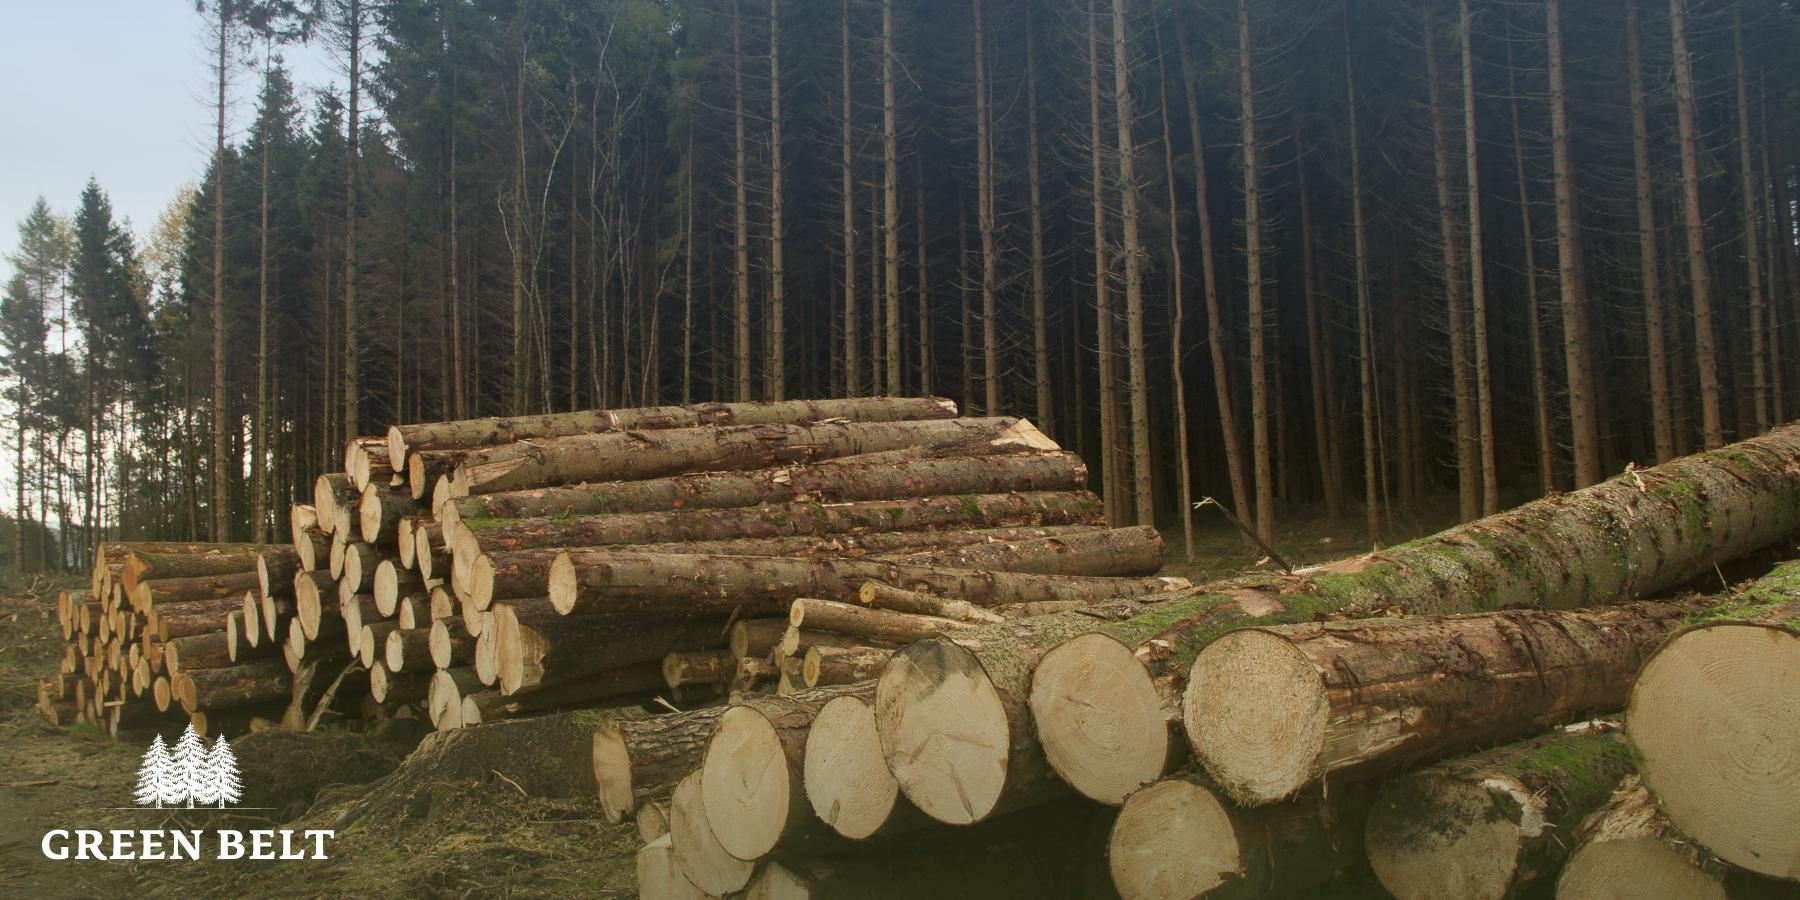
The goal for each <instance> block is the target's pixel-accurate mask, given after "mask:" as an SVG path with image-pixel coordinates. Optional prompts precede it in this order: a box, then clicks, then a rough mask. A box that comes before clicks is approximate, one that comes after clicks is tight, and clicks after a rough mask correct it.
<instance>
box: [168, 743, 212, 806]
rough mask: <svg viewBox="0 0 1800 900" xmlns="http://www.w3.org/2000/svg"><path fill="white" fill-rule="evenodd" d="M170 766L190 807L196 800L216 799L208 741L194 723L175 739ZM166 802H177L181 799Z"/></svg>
mask: <svg viewBox="0 0 1800 900" xmlns="http://www.w3.org/2000/svg"><path fill="white" fill-rule="evenodd" d="M169 766H170V769H171V771H172V772H173V773H174V777H175V779H178V780H179V782H180V785H181V787H180V790H181V799H184V800H186V801H187V808H188V809H193V808H194V803H195V801H199V802H200V803H201V804H206V803H211V802H213V800H214V799H216V798H215V797H214V795H213V784H212V780H211V773H210V771H209V766H208V765H207V753H206V743H205V742H204V741H202V740H201V739H200V735H199V734H197V733H195V731H194V726H193V724H192V723H189V724H188V726H187V727H186V728H184V729H182V731H181V737H179V738H176V739H175V751H174V752H173V753H172V754H170V756H169ZM165 802H171V803H175V802H180V800H168V801H165Z"/></svg>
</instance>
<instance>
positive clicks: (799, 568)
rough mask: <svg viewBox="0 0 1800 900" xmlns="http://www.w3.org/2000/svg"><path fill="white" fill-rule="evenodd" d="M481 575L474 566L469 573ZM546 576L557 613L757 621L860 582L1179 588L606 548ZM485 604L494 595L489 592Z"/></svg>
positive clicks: (1005, 592) (1053, 590)
mask: <svg viewBox="0 0 1800 900" xmlns="http://www.w3.org/2000/svg"><path fill="white" fill-rule="evenodd" d="M544 554H545V551H536V550H524V551H519V552H516V553H509V554H503V555H501V556H498V557H493V559H494V560H495V562H494V563H493V565H492V568H493V569H494V570H495V571H496V572H502V571H504V572H506V573H508V577H509V578H517V579H521V580H526V579H525V575H526V573H527V572H535V571H537V569H538V567H539V566H541V565H542V564H543V563H542V558H543V556H544ZM482 558H488V557H485V556H484V557H482ZM480 571H481V566H480V565H479V563H478V565H477V573H478V575H479V572H480ZM548 573H549V579H548V583H549V590H550V597H551V599H552V600H553V601H554V602H555V603H556V606H557V609H559V610H564V611H573V610H575V609H577V608H592V609H604V610H607V611H609V612H615V613H648V614H652V615H658V616H666V615H705V614H708V613H709V612H720V613H724V612H731V611H732V610H739V611H740V613H741V614H745V615H764V614H767V613H769V612H773V611H775V610H776V609H778V608H779V607H781V606H782V605H784V604H786V603H789V602H791V601H793V600H796V599H798V598H801V597H818V598H823V599H836V600H851V601H854V600H856V599H857V597H858V596H860V591H861V588H862V584H863V582H865V581H880V582H883V583H885V584H893V585H898V586H901V587H906V588H908V589H923V590H925V591H926V592H928V593H933V594H937V595H939V596H944V597H954V598H958V599H962V600H967V601H969V602H971V603H976V604H980V605H982V606H997V605H1000V604H1003V603H1021V602H1030V601H1036V600H1066V599H1105V598H1110V597H1115V596H1119V595H1123V594H1142V593H1149V592H1154V591H1172V590H1179V589H1180V588H1183V587H1186V586H1187V582H1186V581H1185V580H1183V579H1180V578H1084V577H1079V576H1073V575H1027V574H1020V573H1016V572H977V571H970V570H967V569H945V568H939V567H934V566H897V565H890V564H887V563H882V562H876V561H873V560H830V559H775V558H765V557H752V556H720V557H697V556H680V555H667V554H656V553H631V552H613V551H608V550H565V551H558V552H555V555H554V557H553V558H552V560H551V562H550V565H549V566H548ZM499 582H500V579H499V578H498V577H496V590H499V588H500V587H501V585H500V584H499ZM527 583H529V582H528V580H527ZM539 583H540V584H541V583H542V582H539ZM507 586H510V585H507ZM484 587H485V585H484V584H483V583H482V582H481V581H479V579H478V580H477V582H476V583H475V584H474V585H473V590H475V591H476V595H475V596H476V598H477V601H478V602H479V599H480V597H481V593H480V592H481V590H482V589H483V588H484ZM514 589H518V590H523V589H524V588H523V587H518V588H514ZM493 599H501V597H500V595H499V594H496V595H495V596H494V598H493Z"/></svg>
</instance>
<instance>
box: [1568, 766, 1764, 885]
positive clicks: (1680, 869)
mask: <svg viewBox="0 0 1800 900" xmlns="http://www.w3.org/2000/svg"><path fill="white" fill-rule="evenodd" d="M1570 837H1571V838H1572V839H1573V840H1574V842H1575V846H1574V850H1573V852H1572V853H1570V854H1569V861H1568V864H1567V865H1565V866H1563V870H1562V875H1561V876H1560V877H1558V878H1557V880H1556V896H1558V897H1568V898H1570V900H1600V898H1608V897H1617V896H1619V895H1620V894H1619V892H1620V889H1621V885H1620V880H1621V876H1628V878H1629V882H1630V887H1629V890H1630V891H1632V892H1633V893H1638V894H1639V895H1641V896H1658V897H1692V898H1694V900H1726V898H1727V897H1728V896H1730V894H1729V893H1728V892H1727V891H1726V884H1725V873H1724V872H1723V871H1722V868H1721V867H1720V866H1719V864H1718V863H1717V862H1714V861H1713V860H1711V859H1710V858H1708V857H1707V855H1706V854H1705V853H1704V852H1702V851H1701V850H1700V848H1699V847H1696V846H1695V845H1694V844H1692V843H1691V842H1689V841H1688V840H1687V838H1686V836H1685V835H1683V834H1682V833H1681V832H1680V831H1678V830H1677V829H1676V828H1675V826H1674V825H1671V824H1670V823H1669V820H1668V819H1667V818H1665V817H1664V816H1663V814H1662V813H1661V812H1660V811H1659V810H1658V809H1657V808H1656V802H1655V801H1654V800H1652V799H1650V792H1649V791H1646V790H1644V788H1643V786H1642V785H1641V784H1639V783H1638V780H1637V779H1636V778H1626V779H1624V781H1622V782H1621V783H1620V785H1619V788H1618V790H1617V791H1616V792H1615V793H1614V794H1613V797H1612V799H1611V800H1610V801H1609V802H1608V803H1607V804H1606V806H1604V807H1603V808H1601V809H1600V810H1599V811H1598V812H1596V813H1594V815H1593V816H1591V817H1589V818H1588V820H1587V821H1586V822H1583V823H1582V825H1581V827H1580V829H1578V830H1576V831H1575V832H1572V833H1571V835H1570Z"/></svg>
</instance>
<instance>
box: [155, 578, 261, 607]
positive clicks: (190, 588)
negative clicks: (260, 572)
mask: <svg viewBox="0 0 1800 900" xmlns="http://www.w3.org/2000/svg"><path fill="white" fill-rule="evenodd" d="M258 588H259V585H258V582H257V578H256V572H254V571H248V572H231V573H227V574H222V575H193V576H189V577H186V578H153V579H147V580H145V581H140V582H138V584H137V590H136V591H135V592H134V596H133V603H132V607H133V608H135V609H138V610H140V611H142V612H149V611H150V610H151V609H154V608H156V607H158V606H165V605H168V604H172V603H188V602H192V601H196V600H214V599H223V598H229V599H230V600H231V601H232V602H233V603H237V602H239V601H240V600H241V599H242V598H243V596H244V592H245V591H255V590H258Z"/></svg>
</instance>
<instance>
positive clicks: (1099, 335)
mask: <svg viewBox="0 0 1800 900" xmlns="http://www.w3.org/2000/svg"><path fill="white" fill-rule="evenodd" d="M1087 19H1088V28H1087V44H1088V52H1087V63H1088V67H1087V68H1088V72H1087V76H1088V77H1087V82H1088V85H1087V86H1088V175H1089V192H1090V194H1091V199H1092V201H1093V203H1092V214H1093V223H1092V224H1093V232H1094V328H1095V333H1094V341H1095V344H1096V348H1097V349H1096V351H1095V355H1096V357H1097V358H1098V364H1099V368H1100V376H1099V391H1100V473H1101V477H1100V484H1101V488H1102V493H1101V496H1103V497H1105V498H1106V521H1107V524H1109V525H1118V524H1120V523H1121V522H1123V521H1124V518H1125V517H1124V515H1123V510H1122V509H1121V505H1122V502H1123V500H1124V497H1125V484H1124V479H1123V477H1122V476H1121V474H1120V471H1119V469H1120V465H1119V448H1118V447H1117V446H1116V444H1117V442H1118V437H1119V427H1118V426H1119V391H1118V386H1117V385H1116V383H1115V381H1116V379H1117V377H1118V364H1117V363H1116V362H1114V361H1113V355H1114V353H1115V352H1117V349H1118V348H1117V340H1116V339H1115V338H1114V337H1113V312H1112V301H1111V291H1110V289H1109V285H1108V283H1107V281H1108V279H1109V278H1110V277H1111V274H1110V273H1111V271H1112V264H1111V262H1110V261H1109V257H1110V253H1109V250H1108V247H1107V240H1106V176H1105V171H1106V170H1105V165H1104V160H1103V157H1104V154H1105V150H1106V145H1105V142H1104V140H1103V138H1102V135H1103V134H1104V132H1103V131H1102V130H1101V127H1100V125H1101V119H1100V17H1099V12H1098V2H1097V0H1088V8H1087ZM965 282H966V279H965ZM965 296H966V289H965ZM965 308H966V304H965ZM965 317H966V312H965ZM964 330H965V331H967V328H966V327H965V329H964ZM967 343H968V342H967V340H966V339H965V340H964V344H965V347H966V345H967ZM965 369H966V366H965ZM964 381H965V382H966V381H967V378H965V379H964Z"/></svg>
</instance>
